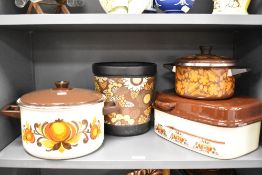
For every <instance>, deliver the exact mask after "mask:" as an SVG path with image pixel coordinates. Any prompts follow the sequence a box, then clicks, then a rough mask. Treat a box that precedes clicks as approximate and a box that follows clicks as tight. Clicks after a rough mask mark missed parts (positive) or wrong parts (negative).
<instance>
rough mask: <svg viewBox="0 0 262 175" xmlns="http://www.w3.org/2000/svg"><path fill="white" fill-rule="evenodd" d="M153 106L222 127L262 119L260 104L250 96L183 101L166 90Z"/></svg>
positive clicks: (242, 124)
mask: <svg viewBox="0 0 262 175" xmlns="http://www.w3.org/2000/svg"><path fill="white" fill-rule="evenodd" d="M154 107H155V108H156V109H158V110H161V111H163V112H166V113H169V114H171V115H175V116H178V117H181V118H185V119H188V120H192V121H196V122H200V123H204V124H209V125H214V126H220V127H239V126H245V125H248V124H251V123H255V122H258V121H261V120H262V103H261V101H260V100H258V99H255V98H250V97H234V98H231V99H228V100H217V101H206V100H192V99H187V98H182V97H179V96H177V95H176V94H175V93H174V92H169V91H165V92H158V93H157V95H156V101H155V103H154Z"/></svg>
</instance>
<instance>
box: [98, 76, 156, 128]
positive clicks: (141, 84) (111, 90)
mask: <svg viewBox="0 0 262 175" xmlns="http://www.w3.org/2000/svg"><path fill="white" fill-rule="evenodd" d="M154 79H155V78H154V77H132V78H123V77H98V76H95V89H96V91H98V92H101V93H103V94H105V95H106V97H107V102H112V101H113V102H115V103H117V104H118V105H119V106H120V111H119V112H117V113H116V112H114V113H111V114H109V115H106V116H105V123H106V124H109V125H117V126H132V125H141V124H145V123H148V122H149V120H150V115H151V109H152V106H151V105H152V95H153V89H154Z"/></svg>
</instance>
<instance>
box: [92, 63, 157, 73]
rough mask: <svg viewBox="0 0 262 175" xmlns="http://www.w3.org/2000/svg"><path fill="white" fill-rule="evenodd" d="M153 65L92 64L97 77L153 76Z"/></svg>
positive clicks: (154, 69)
mask: <svg viewBox="0 0 262 175" xmlns="http://www.w3.org/2000/svg"><path fill="white" fill-rule="evenodd" d="M156 67H157V66H156V64H155V63H148V62H101V63H95V64H93V73H94V74H95V75H97V76H154V75H155V74H156V72H157V68H156Z"/></svg>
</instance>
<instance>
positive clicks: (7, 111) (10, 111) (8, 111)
mask: <svg viewBox="0 0 262 175" xmlns="http://www.w3.org/2000/svg"><path fill="white" fill-rule="evenodd" d="M1 115H4V116H7V117H12V118H17V119H18V118H20V108H19V106H18V105H7V106H5V107H4V108H3V109H2V110H1Z"/></svg>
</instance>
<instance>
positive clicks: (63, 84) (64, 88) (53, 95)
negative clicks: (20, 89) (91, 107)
mask: <svg viewBox="0 0 262 175" xmlns="http://www.w3.org/2000/svg"><path fill="white" fill-rule="evenodd" d="M55 86H56V87H55V88H53V89H46V90H38V91H33V92H30V93H28V94H25V95H23V96H22V97H21V98H20V99H18V104H19V105H22V106H37V107H39V106H43V107H52V106H75V105H81V104H91V103H98V102H101V101H103V100H104V97H103V95H102V94H100V93H98V92H95V91H92V90H87V89H78V88H70V87H69V82H68V81H57V82H55Z"/></svg>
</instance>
